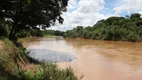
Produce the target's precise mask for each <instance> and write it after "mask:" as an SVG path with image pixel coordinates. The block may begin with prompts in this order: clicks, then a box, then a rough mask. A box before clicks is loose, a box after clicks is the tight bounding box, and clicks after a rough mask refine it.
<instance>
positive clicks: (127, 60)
mask: <svg viewBox="0 0 142 80" xmlns="http://www.w3.org/2000/svg"><path fill="white" fill-rule="evenodd" d="M26 47H27V50H29V51H31V53H30V56H31V57H33V58H36V59H39V60H41V61H54V62H57V65H58V66H59V67H60V68H66V67H69V66H71V67H72V68H73V70H74V72H75V74H76V75H77V76H79V77H80V76H84V77H83V79H82V80H142V43H138V42H121V41H99V40H88V39H72V38H67V39H64V38H38V39H36V38H35V39H33V40H32V41H31V42H29V43H28V45H26Z"/></svg>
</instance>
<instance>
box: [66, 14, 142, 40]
mask: <svg viewBox="0 0 142 80" xmlns="http://www.w3.org/2000/svg"><path fill="white" fill-rule="evenodd" d="M64 37H71V38H87V39H97V40H115V41H117V40H119V41H120V40H121V41H142V18H141V15H140V14H138V13H135V14H131V16H127V17H110V18H108V19H106V20H100V21H98V22H97V23H96V24H95V25H94V26H93V27H90V26H89V27H85V28H84V27H83V26H78V27H77V28H74V29H73V30H68V31H66V32H65V33H64Z"/></svg>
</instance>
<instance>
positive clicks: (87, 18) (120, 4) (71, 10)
mask: <svg viewBox="0 0 142 80" xmlns="http://www.w3.org/2000/svg"><path fill="white" fill-rule="evenodd" d="M67 9H68V11H67V12H65V13H63V14H62V17H63V18H64V23H63V24H62V25H60V24H58V23H56V25H55V26H52V27H50V28H49V29H54V30H62V31H66V30H69V29H73V28H75V27H77V26H84V27H86V26H92V25H94V24H95V23H96V22H97V21H99V20H101V19H106V18H108V17H111V16H125V15H130V14H132V13H142V0H69V2H68V7H67Z"/></svg>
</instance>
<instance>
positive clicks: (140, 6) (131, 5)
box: [113, 0, 142, 14]
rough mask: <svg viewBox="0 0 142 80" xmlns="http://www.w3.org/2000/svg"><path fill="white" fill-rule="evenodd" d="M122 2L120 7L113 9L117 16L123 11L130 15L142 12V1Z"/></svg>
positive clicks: (125, 0) (123, 0)
mask: <svg viewBox="0 0 142 80" xmlns="http://www.w3.org/2000/svg"><path fill="white" fill-rule="evenodd" d="M120 2H121V3H120V4H119V5H117V6H116V7H115V8H113V10H114V11H115V13H116V14H119V13H121V12H122V11H127V12H128V13H129V14H131V13H133V12H138V11H142V0H120Z"/></svg>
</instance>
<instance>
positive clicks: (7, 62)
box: [0, 39, 78, 80]
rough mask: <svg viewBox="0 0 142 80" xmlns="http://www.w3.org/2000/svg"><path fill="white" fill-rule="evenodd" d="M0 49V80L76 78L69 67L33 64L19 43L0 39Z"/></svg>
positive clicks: (74, 79)
mask: <svg viewBox="0 0 142 80" xmlns="http://www.w3.org/2000/svg"><path fill="white" fill-rule="evenodd" d="M26 40H27V41H28V39H26ZM0 50H1V51H0V80H46V79H48V80H67V79H69V80H78V78H77V77H76V76H75V75H74V73H73V70H72V69H71V68H66V69H60V68H58V67H57V66H56V64H52V63H36V64H35V63H34V62H32V61H31V60H30V59H29V58H28V57H27V53H26V52H25V50H26V49H25V48H24V47H23V46H22V45H21V44H19V43H13V42H11V41H9V40H8V39H3V40H0Z"/></svg>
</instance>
